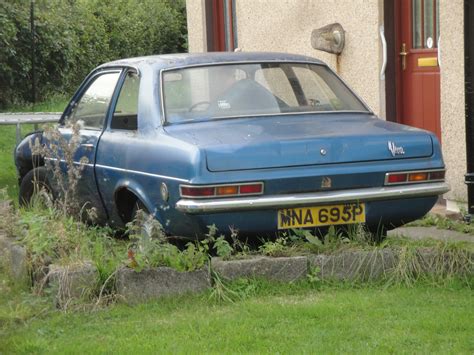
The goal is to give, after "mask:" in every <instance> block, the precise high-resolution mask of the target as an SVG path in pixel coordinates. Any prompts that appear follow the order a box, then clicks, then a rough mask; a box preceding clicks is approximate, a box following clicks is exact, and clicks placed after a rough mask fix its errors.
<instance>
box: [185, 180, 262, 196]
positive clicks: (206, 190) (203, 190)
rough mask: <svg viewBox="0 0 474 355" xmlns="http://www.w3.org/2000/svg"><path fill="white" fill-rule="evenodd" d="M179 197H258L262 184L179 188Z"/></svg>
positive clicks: (187, 186) (186, 186)
mask: <svg viewBox="0 0 474 355" xmlns="http://www.w3.org/2000/svg"><path fill="white" fill-rule="evenodd" d="M180 193H181V197H191V198H209V197H230V196H249V195H260V194H262V193H263V182H255V183H243V184H232V185H230V184H229V185H207V186H190V185H181V186H180Z"/></svg>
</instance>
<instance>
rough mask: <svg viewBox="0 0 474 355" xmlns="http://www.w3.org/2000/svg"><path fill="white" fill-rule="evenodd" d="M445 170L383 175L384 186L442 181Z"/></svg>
mask: <svg viewBox="0 0 474 355" xmlns="http://www.w3.org/2000/svg"><path fill="white" fill-rule="evenodd" d="M445 173H446V171H445V170H421V171H404V172H393V173H387V174H385V185H396V184H414V183H420V182H435V181H444V176H445Z"/></svg>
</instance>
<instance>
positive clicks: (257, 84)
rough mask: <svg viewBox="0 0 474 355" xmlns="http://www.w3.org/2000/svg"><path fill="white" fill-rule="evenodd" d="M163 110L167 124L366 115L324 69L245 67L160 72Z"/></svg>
mask: <svg viewBox="0 0 474 355" xmlns="http://www.w3.org/2000/svg"><path fill="white" fill-rule="evenodd" d="M162 85H163V86H162V89H163V90H162V93H163V103H164V105H163V107H164V111H165V117H166V121H167V122H169V123H177V122H187V121H195V120H208V119H219V118H226V117H240V116H258V115H280V114H296V113H311V112H338V111H357V112H368V110H367V108H366V107H365V106H364V104H363V103H362V102H361V101H360V100H359V99H358V98H357V97H356V96H355V95H354V94H353V93H352V92H351V91H350V90H349V89H348V88H347V86H346V85H344V83H343V82H342V81H341V80H340V79H339V78H338V77H337V76H336V75H334V74H333V73H332V72H331V71H330V70H329V69H328V68H327V67H326V66H323V65H317V64H307V63H273V62H272V63H245V64H240V63H239V64H226V65H212V66H200V67H190V68H181V69H175V70H166V71H164V72H163V75H162Z"/></svg>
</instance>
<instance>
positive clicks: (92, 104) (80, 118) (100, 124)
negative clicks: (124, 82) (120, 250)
mask: <svg viewBox="0 0 474 355" xmlns="http://www.w3.org/2000/svg"><path fill="white" fill-rule="evenodd" d="M120 73H121V72H120V70H111V71H102V72H100V73H97V74H96V75H94V76H92V77H91V78H90V79H89V80H88V82H87V83H86V84H85V85H83V89H82V90H81V92H79V93H78V94H77V95H76V97H75V100H76V103H75V104H73V105H72V106H73V108H72V110H71V111H70V113H69V115H68V116H67V117H66V119H65V120H64V121H63V125H62V126H60V127H59V131H60V132H61V135H62V137H63V138H65V140H66V141H67V142H69V144H70V146H71V145H75V144H74V142H73V141H72V140H71V139H75V140H76V141H77V147H76V150H75V151H74V152H73V153H74V154H73V155H72V156H71V157H70V158H68V156H66V153H65V152H63V153H62V155H63V156H62V160H64V163H67V162H68V159H69V161H70V160H71V158H72V160H73V161H74V163H73V164H74V165H75V166H79V167H80V170H81V176H80V179H79V182H78V185H77V191H76V192H77V193H76V198H77V200H78V201H77V202H78V203H79V207H83V206H85V207H86V208H88V207H96V208H97V209H98V211H97V212H98V214H99V216H98V218H99V220H105V218H106V214H105V210H104V208H103V203H102V201H101V198H100V194H99V191H98V188H97V183H96V176H95V169H94V165H95V159H96V151H97V147H98V144H99V140H100V137H101V135H102V132H103V129H104V124H105V122H106V117H107V115H108V112H109V106H110V102H111V101H112V97H113V95H114V92H115V88H116V86H117V82H118V79H119V77H120ZM70 153H72V152H70ZM68 183H69V184H71V181H68Z"/></svg>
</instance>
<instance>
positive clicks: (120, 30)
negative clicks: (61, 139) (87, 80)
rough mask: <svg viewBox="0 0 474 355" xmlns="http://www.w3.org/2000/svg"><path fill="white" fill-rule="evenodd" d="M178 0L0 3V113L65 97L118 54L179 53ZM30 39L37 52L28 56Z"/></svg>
mask: <svg viewBox="0 0 474 355" xmlns="http://www.w3.org/2000/svg"><path fill="white" fill-rule="evenodd" d="M185 13H186V12H185V1H184V0H141V1H135V0H114V1H112V0H106V1H102V0H69V1H64V0H36V1H35V7H34V15H35V16H34V20H35V21H34V22H35V33H34V37H33V36H32V33H31V27H30V1H24V0H10V1H1V2H0V63H1V65H0V83H1V87H0V108H2V107H3V108H4V107H7V106H9V105H12V104H17V103H22V102H25V101H29V100H31V98H32V94H31V87H32V84H31V81H32V58H33V57H34V58H35V67H36V69H35V76H36V83H37V99H38V100H43V99H45V98H47V97H49V96H51V95H52V94H58V93H59V94H65V93H67V94H70V93H71V92H72V91H73V90H74V89H75V88H76V87H77V85H78V84H79V83H80V81H81V80H82V79H83V78H84V77H85V75H86V74H87V73H88V72H89V71H90V70H91V69H93V68H94V67H96V66H97V65H98V64H100V63H103V62H106V61H110V60H114V59H118V58H124V57H133V56H142V55H151V54H160V53H170V52H183V51H185V50H186V47H187V43H186V37H187V31H186V17H185ZM33 42H34V47H35V50H34V51H33Z"/></svg>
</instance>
